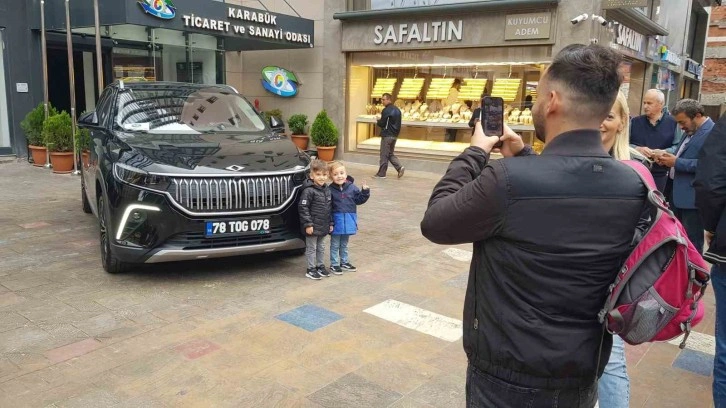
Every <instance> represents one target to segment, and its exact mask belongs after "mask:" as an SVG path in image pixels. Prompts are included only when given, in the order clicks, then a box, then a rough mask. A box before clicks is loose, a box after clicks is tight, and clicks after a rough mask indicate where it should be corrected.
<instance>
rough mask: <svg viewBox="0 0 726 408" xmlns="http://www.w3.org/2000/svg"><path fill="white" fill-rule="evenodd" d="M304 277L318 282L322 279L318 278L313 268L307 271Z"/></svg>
mask: <svg viewBox="0 0 726 408" xmlns="http://www.w3.org/2000/svg"><path fill="white" fill-rule="evenodd" d="M305 276H306V277H308V278H310V279H313V280H320V279H322V278H321V277H320V274H318V271H317V269H314V268H311V269H308V272H307V273H306V274H305Z"/></svg>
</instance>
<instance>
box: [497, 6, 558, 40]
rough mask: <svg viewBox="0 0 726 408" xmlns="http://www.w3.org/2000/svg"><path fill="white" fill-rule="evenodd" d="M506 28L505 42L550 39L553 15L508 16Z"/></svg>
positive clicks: (547, 13)
mask: <svg viewBox="0 0 726 408" xmlns="http://www.w3.org/2000/svg"><path fill="white" fill-rule="evenodd" d="M506 18H507V23H506V25H505V28H504V39H505V40H533V39H539V38H550V28H551V27H552V14H551V13H550V12H549V11H547V12H544V13H526V14H508V15H507V17H506Z"/></svg>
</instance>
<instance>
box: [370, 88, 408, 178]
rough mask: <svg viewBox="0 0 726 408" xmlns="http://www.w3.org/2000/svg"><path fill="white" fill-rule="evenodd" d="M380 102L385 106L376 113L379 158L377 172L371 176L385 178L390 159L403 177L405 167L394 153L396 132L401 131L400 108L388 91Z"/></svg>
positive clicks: (399, 176) (399, 175) (396, 138)
mask: <svg viewBox="0 0 726 408" xmlns="http://www.w3.org/2000/svg"><path fill="white" fill-rule="evenodd" d="M381 102H382V103H383V105H384V106H385V108H383V112H381V114H380V115H378V118H377V119H378V122H377V123H376V124H377V125H378V126H379V127H380V128H381V160H380V166H379V167H378V173H376V175H375V176H373V177H374V178H379V179H384V178H386V171H388V162H389V161H390V162H391V164H392V165H393V167H394V168H395V169H396V171H397V172H398V178H401V177H403V172H404V171H405V170H406V169H405V168H404V167H403V166H402V165H401V162H400V161H398V157H396V155H395V154H394V150H396V141H397V140H398V134H399V133H401V110H400V109H398V107H397V106H396V105H394V104H393V101H392V97H391V94H389V93H384V94H383V97H382V98H381Z"/></svg>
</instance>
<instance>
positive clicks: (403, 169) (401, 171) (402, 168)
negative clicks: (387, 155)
mask: <svg viewBox="0 0 726 408" xmlns="http://www.w3.org/2000/svg"><path fill="white" fill-rule="evenodd" d="M405 171H406V168H405V167H403V166H401V170H399V171H398V178H401V177H403V172H405Z"/></svg>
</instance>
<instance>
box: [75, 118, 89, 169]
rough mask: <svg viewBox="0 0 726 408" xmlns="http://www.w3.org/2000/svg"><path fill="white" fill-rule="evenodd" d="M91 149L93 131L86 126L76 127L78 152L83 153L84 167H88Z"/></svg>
mask: <svg viewBox="0 0 726 408" xmlns="http://www.w3.org/2000/svg"><path fill="white" fill-rule="evenodd" d="M90 150H91V131H90V130H88V129H85V128H77V129H76V154H78V153H81V162H82V163H83V168H84V169H85V168H88V158H89V157H90Z"/></svg>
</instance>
